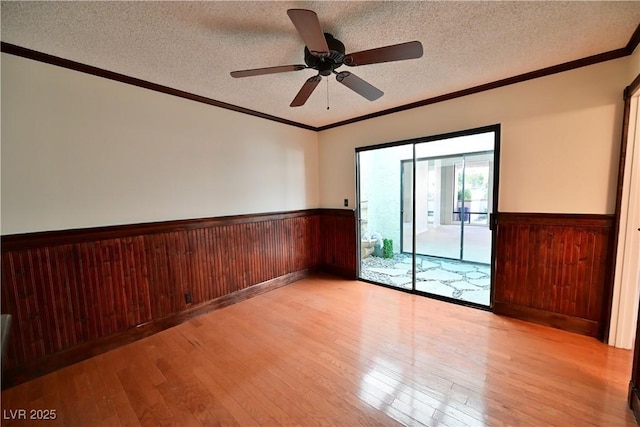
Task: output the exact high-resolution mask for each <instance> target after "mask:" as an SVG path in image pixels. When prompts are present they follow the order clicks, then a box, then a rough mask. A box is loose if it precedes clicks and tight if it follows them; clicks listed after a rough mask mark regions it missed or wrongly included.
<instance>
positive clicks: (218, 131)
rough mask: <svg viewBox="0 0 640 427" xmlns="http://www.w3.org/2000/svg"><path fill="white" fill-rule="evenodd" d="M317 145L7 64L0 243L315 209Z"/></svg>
mask: <svg viewBox="0 0 640 427" xmlns="http://www.w3.org/2000/svg"><path fill="white" fill-rule="evenodd" d="M318 179H319V177H318V137H317V133H315V132H313V131H308V130H304V129H299V128H294V127H291V126H288V125H284V124H280V123H276V122H273V121H269V120H264V119H260V118H256V117H252V116H248V115H245V114H240V113H236V112H232V111H228V110H224V109H220V108H216V107H212V106H209V105H205V104H200V103H197V102H193V101H189V100H185V99H181V98H177V97H173V96H170V95H166V94H162V93H158V92H153V91H150V90H146V89H142V88H138V87H135V86H131V85H127V84H123V83H119V82H115V81H111V80H107V79H104V78H99V77H95V76H91V75H88V74H83V73H79V72H75V71H71V70H67V69H63V68H60V67H55V66H52V65H48V64H44V63H39V62H36V61H32V60H28V59H23V58H19V57H16V56H13V55H7V54H2V193H1V194H2V216H1V219H2V227H1V228H2V234H13V233H23V232H32V231H43V230H58V229H70V228H81V227H92V226H102V225H115V224H131V223H140V222H151V221H162V220H173V219H187V218H201V217H214V216H223V215H235V214H247V213H259V212H273V211H284V210H295V209H306V208H316V207H318V206H319V196H318V191H319V190H318Z"/></svg>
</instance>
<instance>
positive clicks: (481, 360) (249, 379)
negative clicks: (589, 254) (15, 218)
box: [2, 276, 635, 426]
mask: <svg viewBox="0 0 640 427" xmlns="http://www.w3.org/2000/svg"><path fill="white" fill-rule="evenodd" d="M630 364H631V352H630V351H624V350H620V349H615V348H612V347H608V346H606V345H604V344H602V343H600V342H598V341H596V340H594V339H592V338H587V337H584V336H580V335H575V334H570V333H566V332H562V331H558V330H554V329H551V328H546V327H542V326H538V325H533V324H528V323H525V322H521V321H517V320H512V319H508V318H503V317H498V316H496V315H493V314H491V313H488V312H484V311H479V310H474V309H470V308H465V307H460V306H456V305H450V304H447V303H444V302H440V301H435V300H430V299H427V298H423V297H418V296H414V295H410V294H406V293H402V292H399V291H394V290H390V289H386V288H382V287H378V286H375V285H371V284H366V283H362V282H357V281H347V280H340V279H336V278H331V277H328V276H327V277H325V276H322V277H313V278H309V279H305V280H302V281H299V282H296V283H294V284H292V285H289V286H285V287H283V288H280V289H277V290H275V291H272V292H269V293H266V294H263V295H260V296H257V297H255V298H252V299H250V300H247V301H244V302H241V303H238V304H236V305H233V306H229V307H226V308H224V309H221V310H218V311H214V312H211V313H209V314H207V315H204V316H201V317H198V318H194V319H192V320H190V321H188V322H186V323H183V324H182V325H179V326H177V327H174V328H172V329H168V330H166V331H163V332H161V333H158V334H156V335H154V336H151V337H149V338H146V339H144V340H141V341H138V342H135V343H133V344H130V345H127V346H125V347H122V348H119V349H117V350H114V351H111V352H109V353H105V354H102V355H100V356H97V357H94V358H93V359H90V360H87V361H84V362H82V363H78V364H76V365H72V366H70V367H68V368H65V369H61V370H59V371H57V372H54V373H52V374H49V375H47V376H45V377H41V378H38V379H36V380H33V381H30V382H28V383H25V384H22V385H20V386H17V387H14V388H12V389H9V390H6V391H4V392H3V393H2V408H3V420H2V425H7V426H9V425H38V423H34V422H27V423H25V422H23V421H9V420H6V419H5V418H7V417H9V418H10V415H11V413H10V412H8V411H9V410H14V411H15V410H16V409H27V410H30V409H38V408H40V409H55V411H56V416H57V419H56V420H55V421H48V422H42V423H40V425H47V426H53V425H65V426H100V425H104V426H117V425H148V426H156V425H194V426H198V425H242V426H251V425H278V424H280V425H292V424H294V425H319V424H321V425H341V426H354V425H385V426H392V425H399V424H405V425H420V424H426V425H433V426H465V425H469V426H482V425H490V426H503V425H523V426H546V425H558V426H573V425H575V426H625V425H628V426H633V425H635V422H634V419H633V415H632V414H631V413H630V412H629V410H628V409H627V405H626V396H627V385H628V382H629V378H630ZM14 414H15V413H14ZM27 415H30V414H29V411H28V412H27Z"/></svg>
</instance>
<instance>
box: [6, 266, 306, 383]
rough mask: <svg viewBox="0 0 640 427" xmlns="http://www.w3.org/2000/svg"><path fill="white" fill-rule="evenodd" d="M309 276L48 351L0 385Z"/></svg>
mask: <svg viewBox="0 0 640 427" xmlns="http://www.w3.org/2000/svg"><path fill="white" fill-rule="evenodd" d="M308 276H309V269H304V270H300V271H295V272H293V273H289V274H285V275H283V276H280V277H276V278H275V279H271V280H267V281H266V282H262V283H258V284H256V285H253V286H250V287H248V288H245V289H242V290H239V291H236V292H233V293H231V294H227V295H224V296H221V297H219V298H216V299H213V300H211V301H207V302H205V303H202V304H198V305H196V306H193V307H189V308H187V309H185V310H183V311H181V312H179V313H174V314H172V315H170V316H168V317H165V318H162V319H157V320H154V321H151V322H148V323H144V324H141V325H137V326H136V327H134V328H131V329H129V330H127V331H125V332H122V333H118V334H114V335H110V336H107V337H103V338H100V339H97V340H95V341H92V342H88V343H83V344H80V345H78V346H75V347H73V348H70V349H68V350H65V351H62V352H59V353H55V354H51V355H48V356H46V357H44V358H42V359H40V360H37V361H35V362H33V363H30V364H28V365H26V366H21V367H19V368H14V369H9V370H7V371H6V372H3V375H2V389H3V390H4V389H6V388H10V387H13V386H16V385H18V384H21V383H23V382H26V381H29V380H32V379H34V378H37V377H40V376H42V375H46V374H48V373H50V372H53V371H56V370H58V369H61V368H64V367H66V366H69V365H73V364H74V363H78V362H81V361H83V360H86V359H89V358H91V357H94V356H97V355H99V354H102V353H106V352H107V351H110V350H114V349H116V348H118V347H121V346H123V345H126V344H129V343H132V342H135V341H138V340H140V339H142V338H145V337H148V336H150V335H153V334H155V333H158V332H160V331H163V330H165V329H168V328H171V327H173V326H177V325H179V324H181V323H183V322H186V321H188V320H189V319H192V318H194V317H196V316H201V315H203V314H205V313H209V312H211V311H214V310H218V309H221V308H224V307H227V306H229V305H232V304H236V303H238V302H241V301H244V300H246V299H249V298H252V297H254V296H257V295H260V294H263V293H265V292H269V291H272V290H274V289H277V288H280V287H282V286H286V285H288V284H291V283H293V282H296V281H298V280H301V279H304V278H305V277H308Z"/></svg>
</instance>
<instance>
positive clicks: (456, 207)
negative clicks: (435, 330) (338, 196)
mask: <svg viewBox="0 0 640 427" xmlns="http://www.w3.org/2000/svg"><path fill="white" fill-rule="evenodd" d="M498 135H499V127H498V126H493V127H489V128H483V129H481V130H477V131H468V132H461V133H457V134H450V135H441V136H437V137H431V138H425V139H422V140H416V141H407V142H402V143H397V144H390V145H386V146H382V147H365V148H363V149H359V150H357V153H356V154H357V166H358V177H357V183H358V207H359V209H358V214H359V221H360V273H359V274H360V278H362V279H364V280H367V281H371V282H374V283H380V284H384V285H387V286H393V287H400V288H403V289H407V290H411V291H413V292H418V293H426V294H431V295H434V296H438V297H443V298H446V299H454V300H458V301H462V302H465V303H471V304H474V305H475V304H477V305H481V306H489V305H490V293H491V292H490V283H491V277H490V275H491V271H492V268H491V264H492V258H491V254H492V231H491V230H490V221H489V220H490V215H491V213H493V212H494V211H495V207H496V206H497V200H496V197H495V195H496V194H497V191H496V188H497V187H496V182H497V180H496V179H495V178H496V176H497V170H496V152H497V151H498V149H497V148H498V147H497V144H498Z"/></svg>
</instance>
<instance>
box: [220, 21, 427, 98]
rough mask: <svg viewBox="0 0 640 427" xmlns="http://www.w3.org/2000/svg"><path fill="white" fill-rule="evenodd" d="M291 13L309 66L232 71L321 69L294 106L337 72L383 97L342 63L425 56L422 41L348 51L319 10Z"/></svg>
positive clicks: (363, 91)
mask: <svg viewBox="0 0 640 427" xmlns="http://www.w3.org/2000/svg"><path fill="white" fill-rule="evenodd" d="M287 14H288V15H289V18H290V19H291V22H293V25H294V26H295V27H296V30H297V31H298V34H300V37H301V38H302V40H303V41H304V43H305V45H306V46H305V48H304V62H305V65H302V64H296V65H281V66H277V67H266V68H255V69H251V70H241V71H232V72H231V77H236V78H238V77H251V76H260V75H263V74H274V73H284V72H288V71H300V70H305V69H308V68H311V69H314V70H316V71H318V74H316V75H315V76H313V77H311V78H309V79H307V81H306V82H305V83H304V84H303V85H302V88H301V89H300V91H299V92H298V94H297V95H296V97H295V98H294V99H293V101H292V102H291V104H290V106H291V107H299V106H301V105H304V103H305V102H307V99H309V96H311V94H312V93H313V91H314V89H315V88H316V86H318V84H319V83H320V81H321V80H322V76H325V77H326V76H330V75H331V74H335V75H336V80H337V81H338V82H340V83H342V84H343V85H345V86H346V87H348V88H349V89H351V90H353V91H354V92H356V93H357V94H359V95H362V96H363V97H365V98H366V99H368V100H369V101H374V100H376V99H378V98H380V97H381V96H382V95H383V94H384V92H382V91H381V90H380V89H378V88H377V87H375V86H373V85H371V84H370V83H367V82H366V81H364V80H363V79H361V78H360V77H358V76H356V75H355V74H353V73H350V72H349V71H341V72H338V71H336V69H337V68H338V67H341V66H342V65H346V66H348V67H356V66H360V65H367V64H378V63H381V62H391V61H401V60H404V59H415V58H420V57H421V56H422V44H421V43H420V42H419V41H412V42H408V43H400V44H395V45H391V46H384V47H379V48H376V49H370V50H363V51H360V52H354V53H349V54H345V48H344V44H342V42H341V41H340V40H338V39H336V38H334V37H333V36H332V35H331V34H329V33H323V32H322V28H321V27H320V21H319V20H318V15H316V13H315V12H313V11H311V10H306V9H289V10H287Z"/></svg>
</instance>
